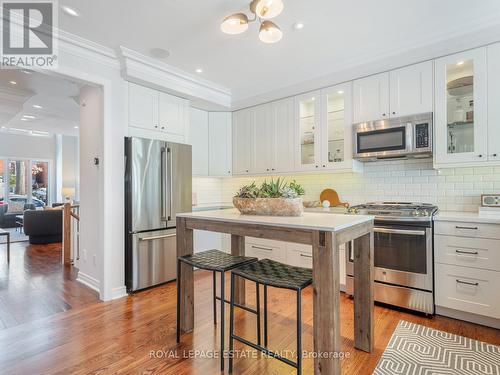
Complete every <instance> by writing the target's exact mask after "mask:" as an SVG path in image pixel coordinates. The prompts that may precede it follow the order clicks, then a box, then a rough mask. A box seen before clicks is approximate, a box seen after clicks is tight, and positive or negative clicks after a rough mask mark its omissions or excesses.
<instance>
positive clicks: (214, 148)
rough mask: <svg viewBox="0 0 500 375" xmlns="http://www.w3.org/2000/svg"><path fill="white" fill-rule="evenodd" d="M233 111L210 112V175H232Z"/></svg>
mask: <svg viewBox="0 0 500 375" xmlns="http://www.w3.org/2000/svg"><path fill="white" fill-rule="evenodd" d="M231 117H232V116H231V113H230V112H210V113H209V118H208V124H209V125H208V133H209V134H208V150H209V152H208V165H209V168H208V169H209V175H210V176H230V175H231V171H232V168H233V167H232V151H231V150H232V139H231V123H232V120H231Z"/></svg>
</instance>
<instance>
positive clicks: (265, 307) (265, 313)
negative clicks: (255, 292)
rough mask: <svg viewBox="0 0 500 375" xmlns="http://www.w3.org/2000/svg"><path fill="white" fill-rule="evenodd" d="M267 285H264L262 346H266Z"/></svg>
mask: <svg viewBox="0 0 500 375" xmlns="http://www.w3.org/2000/svg"><path fill="white" fill-rule="evenodd" d="M267 337H268V335H267V285H264V346H265V347H266V348H267V341H268V339H267Z"/></svg>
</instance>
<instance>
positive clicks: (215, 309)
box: [213, 271, 217, 325]
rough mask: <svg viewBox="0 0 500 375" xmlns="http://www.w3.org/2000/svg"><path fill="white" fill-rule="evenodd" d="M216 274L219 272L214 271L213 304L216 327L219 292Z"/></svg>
mask: <svg viewBox="0 0 500 375" xmlns="http://www.w3.org/2000/svg"><path fill="white" fill-rule="evenodd" d="M216 274H217V272H216V271H213V284H214V285H213V290H214V292H213V298H214V302H213V305H214V325H216V324H217V291H216V288H217V280H216Z"/></svg>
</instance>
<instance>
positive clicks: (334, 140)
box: [320, 82, 357, 170]
mask: <svg viewBox="0 0 500 375" xmlns="http://www.w3.org/2000/svg"><path fill="white" fill-rule="evenodd" d="M351 87H352V85H351V83H350V82H349V83H345V84H341V85H337V86H333V87H330V88H328V89H324V90H322V91H321V126H320V139H321V147H320V150H321V158H320V167H321V168H322V169H329V170H333V169H352V168H353V163H357V162H355V161H354V162H353V160H352V99H351V98H352V89H351Z"/></svg>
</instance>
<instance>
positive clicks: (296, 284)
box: [232, 259, 313, 290]
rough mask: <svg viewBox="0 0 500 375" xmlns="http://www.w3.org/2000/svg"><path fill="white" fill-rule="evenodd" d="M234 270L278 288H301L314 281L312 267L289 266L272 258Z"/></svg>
mask: <svg viewBox="0 0 500 375" xmlns="http://www.w3.org/2000/svg"><path fill="white" fill-rule="evenodd" d="M232 272H233V273H234V274H235V275H237V276H240V277H243V278H245V279H249V280H252V281H255V282H257V283H260V284H264V285H269V286H273V287H276V288H285V289H293V290H300V289H304V288H305V287H307V286H309V285H311V284H312V282H313V277H312V270H311V269H308V268H302V267H294V266H289V265H287V264H283V263H279V262H276V261H274V260H270V259H262V260H259V261H258V262H253V263H250V264H246V265H244V266H241V267H238V268H237V269H235V270H233V271H232Z"/></svg>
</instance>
